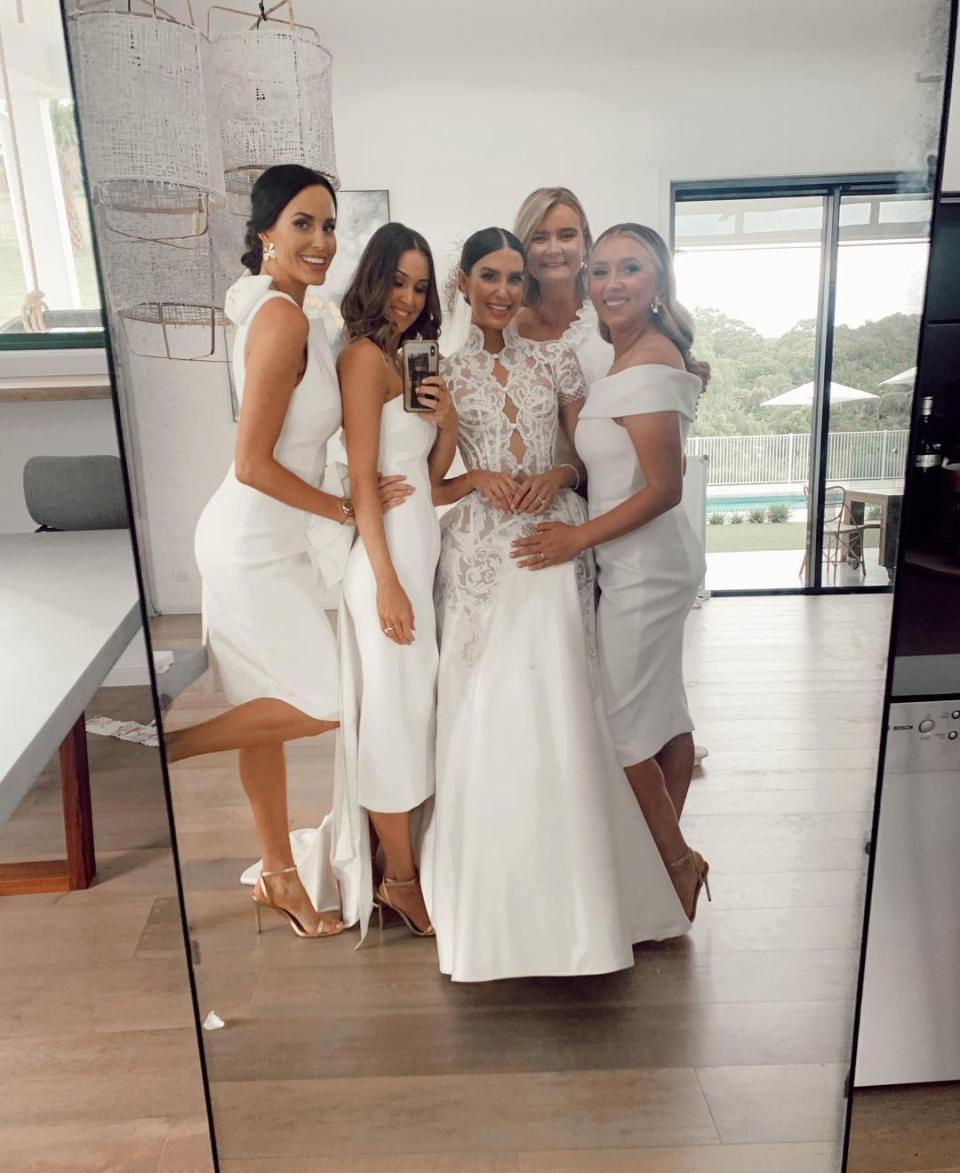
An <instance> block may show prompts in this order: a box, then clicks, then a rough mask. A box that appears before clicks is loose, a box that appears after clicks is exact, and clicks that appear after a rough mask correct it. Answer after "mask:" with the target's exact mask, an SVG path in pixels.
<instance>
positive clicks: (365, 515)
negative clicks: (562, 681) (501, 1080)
mask: <svg viewBox="0 0 960 1173" xmlns="http://www.w3.org/2000/svg"><path fill="white" fill-rule="evenodd" d="M341 312H342V314H343V318H344V323H345V327H346V331H347V335H348V337H349V338H350V342H349V344H348V345H347V346H346V347H345V349H344V350H343V352H342V353H341V355H340V358H339V360H338V369H339V372H340V381H341V387H342V395H343V424H344V436H345V440H346V449H347V460H348V464H349V469H350V484H351V488H352V492H353V497H354V501H355V504H356V515H357V527H358V530H359V540H358V541H357V543H356V545H355V546H354V548H353V550H352V551H351V554H350V558H349V560H348V562H347V569H346V574H345V576H344V581H343V594H342V602H341V607H340V656H341V673H342V688H341V700H342V717H341V720H342V728H341V732H340V736H339V738H338V742H339V750H338V763H337V770H336V780H335V794H334V809H333V812H332V816H331V820H330V821H331V823H332V828H331V831H332V834H331V839H332V853H333V858H332V862H333V867H334V871H335V873H336V874H337V877H338V881H339V884H340V889H341V893H342V898H343V912H344V920H345V921H346V922H347V923H348V924H352V923H354V922H355V921H359V922H360V925H361V933H365V931H366V926H367V922H368V919H369V916H370V910H371V898H372V896H373V882H372V877H371V852H370V841H369V826H368V816H369V822H370V823H372V825H373V829H374V831H375V833H376V836H377V838H378V840H379V845H380V848H381V849H382V852H383V878H382V880H381V882H380V884H379V885H378V886H377V889H376V897H375V900H374V902H375V903H376V904H377V905H379V906H380V910H381V916H382V909H383V907H384V906H386V907H389V908H392V909H394V910H395V911H396V912H397V913H398V914H399V915H400V916H401V918H402V919H403V920H404V922H405V923H406V924H407V927H408V928H409V929H410V930H411V931H412V932H413V933H415V934H417V935H418V936H432V934H433V929H432V928H431V925H430V920H429V916H428V914H427V910H426V907H425V905H424V902H423V896H422V894H421V891H420V886H419V882H418V879H417V861H416V854H417V853H416V850H415V836H414V833H413V831H412V829H411V812H414V811H416V810H417V808H419V807H422V806H423V804H424V803H425V802H426V800H427V799H429V798H430V797H431V796H432V795H433V792H434V775H435V769H434V754H435V747H436V680H437V641H436V620H435V617H434V606H433V581H434V575H435V572H436V566H437V558H438V556H439V553H440V530H439V525H438V522H437V516H436V512H435V510H434V507H433V502H432V499H431V470H432V469H433V468H435V467H437V466H439V465H442V467H443V468H444V469H445V468H447V467H448V466H449V463H450V460H451V458H452V455H453V452H454V449H455V446H456V423H457V420H456V413H455V412H454V411H453V410H452V408H451V405H450V398H449V395H448V394H447V392H446V388H445V386H444V384H443V381H442V380H441V379H439V378H438V377H433V378H428V379H426V380H424V382H423V383H422V384H421V385H420V394H421V396H422V397H424V398H427V399H428V400H430V401H431V402H432V404H433V410H431V411H430V412H428V413H422V412H420V413H418V412H407V411H406V410H404V402H403V381H402V378H401V374H400V368H399V357H400V348H401V347H402V345H403V342H404V341H405V340H406V339H408V338H417V337H420V338H424V339H435V338H436V337H437V334H438V332H439V327H440V300H439V296H438V294H437V286H436V279H435V276H434V265H433V257H432V256H431V253H430V248H429V245H428V244H427V242H426V240H425V239H424V238H423V237H422V236H421V235H420V234H419V233H418V232H414V231H413V230H412V229H410V228H407V227H406V226H405V225H403V224H396V223H393V224H386V225H384V226H383V227H381V228H379V229H378V230H377V231H376V232H375V233H374V235H373V236H372V237H371V239H370V241H369V243H368V245H367V247H366V249H365V250H364V253H363V256H362V258H361V260H360V263H359V266H358V268H357V272H356V274H355V276H354V278H353V281H352V282H351V285H350V288H349V289H348V290H347V292H346V294H345V295H344V298H343V303H342V306H341ZM378 468H379V469H381V470H382V471H384V472H386V473H388V474H391V475H403V476H404V477H405V478H406V481H407V483H408V484H409V485H410V486H411V487H412V488H413V489H414V490H415V491H414V494H413V496H412V497H411V498H410V500H409V501H408V502H407V504H406V506H405V508H404V509H402V510H400V511H399V512H397V513H393V514H390V515H386V516H385V515H384V512H383V510H382V509H381V507H380V501H379V497H378V492H377V475H378ZM441 475H442V474H441ZM321 838H323V836H321Z"/></svg>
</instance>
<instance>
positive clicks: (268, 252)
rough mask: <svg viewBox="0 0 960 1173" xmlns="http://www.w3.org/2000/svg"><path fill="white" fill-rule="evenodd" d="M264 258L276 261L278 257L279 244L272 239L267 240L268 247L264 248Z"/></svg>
mask: <svg viewBox="0 0 960 1173" xmlns="http://www.w3.org/2000/svg"><path fill="white" fill-rule="evenodd" d="M263 259H264V260H265V261H275V260H276V259H277V246H276V245H275V244H274V243H273V241H272V240H268V241H267V247H266V248H265V249H264V250H263Z"/></svg>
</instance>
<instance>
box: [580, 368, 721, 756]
mask: <svg viewBox="0 0 960 1173" xmlns="http://www.w3.org/2000/svg"><path fill="white" fill-rule="evenodd" d="M700 390H701V382H700V380H699V379H698V378H697V376H696V375H692V374H690V373H689V372H687V371H680V370H675V369H674V368H673V367H668V366H662V365H660V364H648V365H641V366H634V367H628V368H626V369H625V370H622V371H619V372H618V373H617V374H614V375H607V376H605V377H604V378H601V379H598V380H596V381H595V382H593V383H592V384H591V385H590V391H589V393H588V395H587V399H586V402H585V403H584V405H583V407H582V409H581V411H580V417H579V420H578V423H577V431H576V437H575V439H576V447H577V452H578V453H579V455H580V458H581V459H582V460H583V462H584V464H585V465H586V469H587V490H588V495H589V511H590V516H591V517H597V516H598V515H600V514H602V513H607V512H609V510H611V509H614V508H615V507H616V506H617V505H620V504H621V503H622V502H623V501H625V500H626V499H627V498H628V497H632V496H633V495H634V494H635V493H637V492H639V491H640V490H641V489H642V488H643V487H644V485H645V484H646V480H645V478H644V475H643V469H642V468H641V467H640V462H639V460H638V459H637V452H636V449H635V448H634V446H633V442H632V440H631V439H630V436H629V434H628V433H627V431H626V429H625V428H624V427H623V426H622V425H620V424H618V423H617V422H616V419H617V418H622V417H624V416H630V415H642V414H645V413H652V412H676V414H677V416H678V419H679V427H680V432H681V439H682V442H683V443H684V444H685V443H686V439H687V432H688V430H689V427H690V424H691V423H692V421H693V418H694V413H695V411H696V404H697V398H698V396H699V395H700ZM594 554H595V557H596V561H597V570H598V581H599V585H600V601H599V604H598V607H597V640H598V649H599V654H600V678H601V684H602V688H603V695H604V700H605V703H606V711H607V718H608V720H609V723H610V732H611V734H612V736H613V741H614V745H615V746H616V750H617V756H618V757H619V760H620V762H621V763H622V765H624V766H629V765H634V764H635V763H637V762H641V761H646V760H647V759H648V758H650V757H653V755H654V754H656V753H657V752H658V751H659V750H660V749H662V748H663V746H665V745H666V744H667V742H668V741H670V740H671V739H672V738H673V737H676V736H677V735H678V734H680V733H690V732H692V731H693V728H694V725H693V721H692V720H691V719H690V712H689V709H688V707H687V698H686V692H685V690H684V686H683V628H684V623H685V621H686V618H687V614H688V612H689V610H690V608H691V606H692V605H693V601H694V599H695V598H696V595H697V589H698V587H699V584H700V583H701V582H702V580H703V576H704V573H705V565H704V555H703V548H702V546H701V544H700V542H699V540H698V539H697V536H696V534H695V533H694V531H693V526H692V525H691V523H690V520H689V517H688V516H687V513H686V511H685V510H684V508H683V506H682V505H677V506H676V507H675V508H673V509H670V510H668V511H667V512H666V513H662V514H661V515H660V516H659V517H656V518H654V519H653V521H650V522H648V523H647V524H646V525H643V526H640V527H639V528H638V529H635V530H632V531H631V532H630V533H627V534H624V535H623V536H622V537H620V538H616V539H614V540H613V541H610V542H604V543H603V544H602V545H599V546H597V547H596V549H595V550H594Z"/></svg>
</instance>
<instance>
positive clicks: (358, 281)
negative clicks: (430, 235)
mask: <svg viewBox="0 0 960 1173" xmlns="http://www.w3.org/2000/svg"><path fill="white" fill-rule="evenodd" d="M406 252H418V253H420V254H421V256H423V257H425V258H426V261H427V268H428V271H429V276H428V284H427V296H426V300H425V301H424V305H423V309H422V310H421V311H420V316H419V317H418V318H417V320H416V321H415V322H413V323H411V325H409V326H408V327H407V328H406V330H404V332H403V333H402V334H401V335H400V338H399V344H400V345H402V344H403V343H404V342H405V341H406V340H407V339H408V338H436V337H438V335H439V334H440V322H441V316H442V315H441V310H440V294H439V293H438V292H437V276H436V268H435V266H434V263H433V253H431V251H430V245H429V244H427V241H426V239H425V237H423V236H421V234H420V233H419V232H415V231H414V229H412V228H408V227H407V226H406V224H399V223H397V222H396V221H393V222H391V223H390V224H383V225H381V227H379V228H378V229H377V230H376V232H375V233H374V234H373V236H371V237H370V239H369V240H368V241H367V247H366V248H365V249H364V250H363V255H362V256H361V258H360V263H359V264H358V265H357V271H356V272H355V273H354V275H353V278H352V280H351V281H350V286H349V288H348V289H347V292H346V293H345V294H344V295H343V301H342V302H341V303H340V312H341V314H343V321H344V325H345V326H346V330H347V337H348V338H349V339H350V341H351V342H352V341H353V340H354V339H356V338H369V339H370V340H371V341H372V342H375V343H376V344H377V346H379V347H380V349H381V350H382V351H383V352H384V354H386V353H387V346H388V344H389V341H390V335H391V333H392V331H393V324H392V323H391V322H390V321H389V320H388V319H387V317H386V314H385V313H384V307H385V306H386V304H387V299H388V298H389V297H390V291H391V290H392V289H393V282H394V279H395V277H396V274H397V267H398V265H399V264H400V258H401V257H402V256H403V254H404V253H406Z"/></svg>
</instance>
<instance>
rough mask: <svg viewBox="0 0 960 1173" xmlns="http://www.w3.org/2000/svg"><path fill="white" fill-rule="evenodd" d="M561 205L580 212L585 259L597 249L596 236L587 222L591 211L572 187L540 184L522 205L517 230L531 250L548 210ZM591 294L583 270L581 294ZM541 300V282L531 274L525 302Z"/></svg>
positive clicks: (526, 286)
mask: <svg viewBox="0 0 960 1173" xmlns="http://www.w3.org/2000/svg"><path fill="white" fill-rule="evenodd" d="M557 204H564V205H566V207H568V208H570V209H571V210H572V211H574V212H576V214H577V216H578V217H579V218H580V231H581V233H583V249H584V253H583V255H584V260H586V258H587V257H589V256H590V250H591V249H592V248H593V237H592V236H591V235H590V225H589V223H588V222H587V213H586V212H585V211H584V210H583V204H581V203H580V201H579V200H578V199H577V197H576V196H575V195H574V194H573V192H572V191H571V190H570V188H569V187H538V188H537V189H536V191H532V192H531V193H530V194H529V195H528V196H527V198H526V199H525V200H524V201H523V203H522V204H521V205H520V211H519V212H517V218H516V220H515V221H514V225H513V231H514V232H515V233H516V235H517V236H518V237H519V238H520V241H521V243H522V244H523V247H524V251H525V252H528V253H529V251H530V241H531V240H532V239H533V234H534V233H535V232H536V230H537V229H538V228H539V227H540V222H541V221H542V220H543V218H544V216H546V214H547V212H549V211H550V209H551V208H553V207H555V206H556V205H557ZM586 296H587V274H586V271H585V270H584V269H581V270H580V272H579V273H578V274H577V297H579V298H580V300H581V301H584V300H585V299H586ZM539 300H540V282H539V281H537V280H536V279H535V278H533V277H531V276H530V274H529V273H527V279H526V282H525V285H524V293H523V304H524V305H536V303H537V302H538V301H539Z"/></svg>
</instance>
